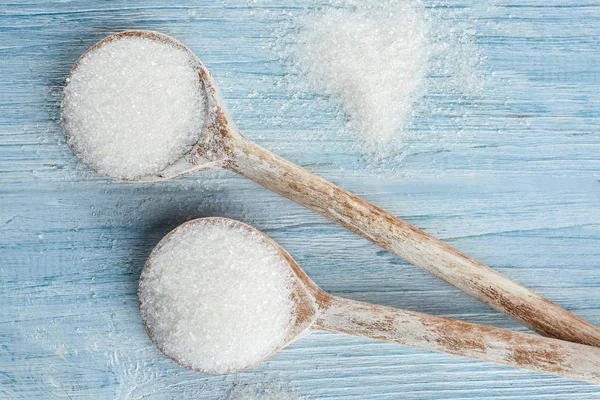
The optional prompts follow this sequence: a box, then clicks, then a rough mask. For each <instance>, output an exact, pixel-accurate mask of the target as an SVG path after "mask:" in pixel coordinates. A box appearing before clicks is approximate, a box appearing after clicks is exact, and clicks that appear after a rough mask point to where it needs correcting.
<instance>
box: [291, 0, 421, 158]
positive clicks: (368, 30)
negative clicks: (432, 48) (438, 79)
mask: <svg viewBox="0 0 600 400" xmlns="http://www.w3.org/2000/svg"><path fill="white" fill-rule="evenodd" d="M298 40H299V42H300V47H299V49H298V52H297V54H296V58H297V62H298V63H300V65H301V66H302V69H303V70H305V71H306V73H307V74H308V75H307V76H308V79H309V80H310V83H311V84H312V85H313V86H314V87H315V88H317V89H319V90H323V91H324V92H326V93H328V94H330V95H331V96H333V97H334V98H336V99H337V100H338V101H339V102H340V103H341V106H342V108H343V109H344V111H345V112H346V113H347V114H348V115H349V116H350V118H351V119H350V123H351V124H352V126H351V129H352V131H353V132H354V133H355V135H356V137H357V139H358V140H359V141H360V142H361V144H362V145H363V146H364V147H365V148H366V149H367V150H377V149H378V147H380V146H381V145H382V144H387V143H389V141H390V139H391V138H393V137H394V135H395V134H396V133H397V132H398V130H399V129H402V128H403V127H404V125H405V124H406V121H408V120H409V119H410V117H411V114H412V107H411V105H412V103H413V101H414V100H415V99H417V98H419V97H420V96H421V95H422V93H423V91H424V88H425V85H424V80H425V75H426V70H427V59H428V54H427V51H428V26H427V23H426V21H425V19H424V14H423V10H422V9H421V8H420V7H418V6H416V5H414V4H411V3H404V4H402V5H400V6H397V7H395V8H392V9H388V8H385V7H382V8H355V9H336V8H331V9H326V10H323V11H317V12H315V13H313V14H311V15H309V16H308V17H307V18H306V19H305V21H304V23H303V26H302V30H301V33H300V37H299V39H298Z"/></svg>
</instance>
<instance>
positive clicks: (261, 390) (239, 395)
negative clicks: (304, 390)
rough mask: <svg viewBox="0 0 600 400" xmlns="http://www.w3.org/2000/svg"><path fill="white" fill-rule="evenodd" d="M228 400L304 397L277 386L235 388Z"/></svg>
mask: <svg viewBox="0 0 600 400" xmlns="http://www.w3.org/2000/svg"><path fill="white" fill-rule="evenodd" d="M227 400H304V397H302V396H300V395H299V394H296V393H294V392H289V391H287V390H285V389H284V388H283V387H280V386H278V385H275V384H268V385H261V386H256V385H253V386H251V385H246V386H235V387H234V388H233V389H232V390H231V391H230V392H229V395H228V396H227Z"/></svg>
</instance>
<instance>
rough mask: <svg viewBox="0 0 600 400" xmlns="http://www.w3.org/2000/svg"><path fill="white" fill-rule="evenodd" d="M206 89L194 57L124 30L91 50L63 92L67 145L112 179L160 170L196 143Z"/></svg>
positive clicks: (177, 48)
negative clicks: (116, 37) (130, 34)
mask: <svg viewBox="0 0 600 400" xmlns="http://www.w3.org/2000/svg"><path fill="white" fill-rule="evenodd" d="M204 103H205V94H204V89H203V87H202V84H201V82H200V81H199V79H198V71H197V67H196V64H195V58H194V56H193V55H191V53H189V52H188V51H186V50H185V49H183V48H179V47H176V46H174V45H172V44H168V43H164V42H161V41H159V40H155V39H149V38H142V37H133V36H126V37H122V38H119V39H113V40H111V41H109V42H106V43H104V44H102V45H100V46H99V47H97V48H95V49H93V50H92V51H90V52H88V53H87V54H86V55H85V56H83V58H82V59H81V60H80V61H79V63H78V64H77V68H76V69H75V70H74V71H73V73H72V74H71V76H70V77H69V79H68V81H67V85H66V86H65V89H64V91H63V101H62V106H61V116H62V122H63V129H64V131H65V136H66V137H67V142H68V144H69V145H70V146H71V147H72V148H73V150H74V151H75V153H76V154H77V155H78V156H79V157H80V158H81V159H82V160H83V161H84V162H85V163H86V164H88V165H89V166H90V167H91V168H93V169H95V170H97V171H98V172H99V173H101V174H103V175H108V176H111V177H114V178H125V179H135V178H139V177H142V176H145V175H152V174H156V173H158V172H160V171H161V170H163V169H164V168H165V167H167V166H168V165H170V164H172V163H173V162H175V161H177V160H178V159H179V158H181V157H182V156H183V155H184V154H186V153H187V152H188V151H189V150H190V149H191V147H192V145H193V144H194V143H195V142H196V140H197V138H198V136H199V134H200V132H201V129H202V126H203V124H204V118H205V115H204V114H205V106H204Z"/></svg>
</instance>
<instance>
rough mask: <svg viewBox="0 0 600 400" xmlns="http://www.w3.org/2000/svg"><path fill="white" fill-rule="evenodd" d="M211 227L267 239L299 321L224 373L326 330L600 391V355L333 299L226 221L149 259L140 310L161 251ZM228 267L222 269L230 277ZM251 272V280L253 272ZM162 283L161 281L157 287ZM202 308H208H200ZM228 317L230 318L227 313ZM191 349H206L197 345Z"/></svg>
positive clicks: (530, 337)
mask: <svg viewBox="0 0 600 400" xmlns="http://www.w3.org/2000/svg"><path fill="white" fill-rule="evenodd" d="M206 224H212V225H218V226H221V227H223V228H225V229H232V230H233V229H244V230H246V231H247V232H248V233H250V234H252V235H258V236H260V237H261V238H262V239H263V240H262V242H261V243H262V245H264V246H267V247H271V248H274V249H276V250H277V252H278V256H280V257H281V259H282V260H283V261H284V262H282V263H279V264H277V265H278V268H282V269H283V270H285V271H281V272H284V273H285V274H287V275H288V276H289V277H290V279H291V286H290V290H289V298H290V300H291V301H292V302H293V304H294V313H293V317H292V318H290V319H289V323H288V324H287V326H285V327H284V328H283V329H285V335H284V336H283V337H284V340H283V341H282V343H281V344H279V345H278V346H275V347H274V348H273V349H272V350H271V351H270V353H269V354H268V355H267V356H266V357H263V358H262V359H260V360H254V361H253V362H250V363H247V364H246V365H243V366H240V367H237V368H228V369H227V370H225V371H218V373H231V372H236V371H239V370H242V369H246V368H249V367H252V366H254V365H256V364H258V363H260V362H262V361H264V360H266V359H267V358H269V357H272V356H273V355H275V354H276V353H277V352H279V351H280V350H281V349H283V348H284V347H286V346H287V345H288V344H290V343H292V342H293V341H295V340H297V339H299V338H300V337H302V336H305V335H307V334H309V333H310V332H312V331H317V330H322V331H330V332H341V333H346V334H350V335H357V336H363V337H368V338H373V339H378V340H384V341H388V342H393V343H399V344H403V345H407V346H412V347H418V348H423V349H428V350H434V351H440V352H445V353H449V354H455V355H460V356H464V357H469V358H472V359H476V360H484V361H490V362H495V363H499V364H503V365H509V366H513V367H517V368H523V369H529V370H533V371H538V372H544V373H550V374H555V375H559V376H565V377H570V378H574V379H579V380H584V381H589V382H594V383H600V349H599V348H596V347H592V346H586V345H581V344H577V343H571V342H566V341H562V340H556V339H549V338H543V337H540V336H535V335H530V334H525V333H518V332H513V331H509V330H505V329H499V328H494V327H491V326H486V325H479V324H473V323H468V322H463V321H458V320H454V319H450V318H442V317H437V316H433V315H428V314H422V313H417V312H412V311H406V310H401V309H396V308H391V307H384V306H379V305H375V304H368V303H363V302H359V301H354V300H350V299H345V298H341V297H337V296H332V295H330V294H328V293H326V292H325V291H323V290H322V289H320V288H319V287H318V286H317V285H316V284H315V283H314V282H313V281H312V280H311V279H310V278H309V277H308V275H307V274H306V273H305V272H304V271H303V270H302V268H300V266H299V265H298V264H297V263H296V262H295V261H294V259H293V258H292V257H291V256H290V255H289V254H288V253H287V252H286V251H285V250H284V249H283V248H282V247H281V246H279V245H278V244H277V243H276V242H275V241H273V240H272V239H270V238H269V237H268V236H267V235H265V234H264V233H262V232H260V231H258V230H257V229H255V228H253V227H251V226H249V225H246V224H243V223H242V222H239V221H233V220H230V219H227V218H201V219H196V220H193V221H189V222H187V223H185V224H183V225H181V226H180V227H178V228H176V229H175V230H174V231H172V232H171V233H169V234H168V235H167V236H165V238H163V239H162V240H161V242H160V243H159V244H158V245H157V246H156V247H155V249H154V250H153V251H152V253H151V255H150V256H149V257H148V260H147V262H146V265H145V266H144V268H143V270H142V273H141V276H140V283H139V289H138V294H139V298H140V309H142V310H144V306H145V304H144V303H143V301H142V299H147V295H146V293H145V292H144V291H146V290H149V289H148V288H147V286H146V285H144V279H145V278H146V276H147V275H148V273H149V270H150V269H151V268H153V262H154V261H155V257H157V254H160V252H161V248H162V247H163V246H164V245H165V244H166V243H169V241H171V240H172V239H173V236H172V235H173V234H174V233H175V232H177V231H178V230H181V229H185V228H186V227H190V226H200V225H206ZM199 239H203V240H202V241H200V242H198V243H196V245H197V246H200V245H202V246H204V245H206V241H210V240H214V241H215V243H220V242H219V241H218V240H217V239H214V238H212V239H211V238H210V237H208V238H199ZM209 244H210V243H209ZM209 247H210V246H209ZM170 254H172V253H170ZM188 262H189V263H190V265H189V266H188V268H193V265H192V264H191V261H189V260H188ZM226 267H227V266H226V265H223V269H225V268H226ZM220 270H221V269H219V271H220ZM250 272H251V273H252V271H250ZM162 278H163V277H162V276H159V277H158V280H155V282H158V281H160V280H162ZM195 284H197V285H199V286H201V285H204V284H207V283H206V282H195ZM171 290H172V291H176V292H181V291H182V288H178V287H171ZM236 290H238V291H239V293H238V294H239V295H240V296H243V294H244V290H245V288H244V287H243V286H242V287H240V288H238V289H236ZM150 292H151V293H162V294H163V295H164V292H160V291H158V292H152V291H150ZM199 304H202V302H201V301H200V302H199ZM172 306H176V304H172ZM222 311H223V313H227V310H222ZM185 312H186V313H193V312H194V310H187V309H186V310H185ZM145 315H146V314H145V313H144V312H143V311H142V321H143V323H144V326H145V328H146V332H147V333H148V336H149V337H150V339H151V340H152V341H153V343H154V344H155V345H156V346H157V347H158V349H159V350H161V351H162V352H163V353H165V354H166V355H167V356H169V357H170V358H171V359H172V360H173V361H175V362H177V363H179V364H181V365H183V366H184V367H186V368H190V369H193V370H195V371H198V372H205V373H215V371H214V370H211V369H200V368H197V367H194V366H193V365H192V364H191V363H190V362H188V361H185V360H181V359H179V358H178V357H174V356H173V355H172V354H170V353H169V352H168V351H165V348H164V347H163V346H162V345H161V344H160V343H159V342H157V341H156V340H155V339H154V337H153V328H152V326H153V324H149V323H148V320H147V318H145V317H144V316H145ZM211 326H217V327H218V326H219V325H218V321H217V325H214V324H213V325H211ZM217 329H218V328H217ZM220 333H221V334H222V332H219V331H215V332H211V336H221V335H220ZM239 333H240V332H239V331H238V332H236V335H238V334H239ZM242 334H243V333H242ZM190 346H193V347H202V346H201V344H200V343H197V342H196V343H193V344H190Z"/></svg>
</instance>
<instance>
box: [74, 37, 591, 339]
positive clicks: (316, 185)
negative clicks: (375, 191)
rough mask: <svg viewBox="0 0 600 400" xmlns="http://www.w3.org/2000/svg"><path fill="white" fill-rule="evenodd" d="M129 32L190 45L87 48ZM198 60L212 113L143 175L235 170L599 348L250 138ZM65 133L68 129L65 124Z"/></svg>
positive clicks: (485, 273) (546, 307)
mask: <svg viewBox="0 0 600 400" xmlns="http://www.w3.org/2000/svg"><path fill="white" fill-rule="evenodd" d="M128 36H139V37H145V38H149V39H153V40H158V41H162V42H166V43H170V44H172V45H174V46H178V47H180V48H182V49H185V50H187V51H190V50H189V49H188V48H187V47H185V46H184V45H183V44H181V43H179V42H178V41H176V40H175V39H173V38H171V37H169V36H166V35H163V34H160V33H155V32H150V31H125V32H120V33H117V34H114V35H112V36H109V37H107V38H105V39H104V40H102V41H100V42H98V43H97V44H95V45H94V46H92V47H91V48H90V49H89V50H88V52H89V51H92V50H94V49H95V48H97V47H98V46H100V45H101V44H103V43H105V42H107V41H112V40H118V39H119V38H123V37H128ZM190 53H192V52H191V51H190ZM84 55H85V54H84ZM82 57H83V56H82ZM194 59H195V60H196V61H197V63H198V70H199V71H200V72H199V79H200V80H201V83H202V84H203V86H204V88H205V90H206V99H207V101H206V104H207V112H208V115H207V122H206V123H205V125H204V128H203V130H202V132H201V134H200V138H199V140H198V142H197V144H196V145H195V146H194V147H193V149H192V150H191V151H190V152H189V154H187V155H186V156H185V157H182V158H181V159H180V160H178V161H177V162H175V163H173V164H172V165H170V166H168V167H167V168H165V169H164V170H163V171H162V172H161V173H160V174H158V175H155V176H146V177H143V178H141V179H139V180H136V181H145V182H156V181H163V180H167V179H172V178H175V177H178V176H181V175H184V174H187V173H191V172H194V171H198V170H203V169H219V168H220V169H228V170H231V171H234V172H236V173H238V174H240V175H242V176H245V177H246V178H249V179H251V180H253V181H254V182H256V183H258V184H260V185H262V186H264V187H266V188H267V189H270V190H272V191H274V192H276V193H279V194H280V195H282V196H285V197H287V198H288V199H290V200H293V201H295V202H296V203H299V204H301V205H303V206H305V207H307V208H308V209H310V210H313V211H315V212H316V213H318V214H320V215H322V216H324V217H325V218H327V219H329V220H331V221H333V222H335V223H337V224H339V225H341V226H343V227H345V228H346V229H348V230H350V231H352V232H354V233H356V234H358V235H361V236H363V237H364V238H366V239H368V240H370V241H371V242H373V243H375V244H377V245H378V246H381V247H382V248H384V249H386V250H388V251H390V252H391V253H394V254H396V255H398V256H400V257H402V258H403V259H405V260H406V261H408V262H410V263H411V264H414V265H416V266H418V267H420V268H422V269H424V270H425V271H427V272H429V273H431V274H433V275H435V276H437V277H438V278H440V279H443V280H444V281H446V282H448V283H450V284H451V285H453V286H455V287H456V288H458V289H460V290H462V291H463V292H465V293H467V294H469V295H470V296H473V297H474V298H476V299H478V300H480V301H482V302H484V303H486V304H488V305H490V306H491V307H493V308H495V309H496V310H498V311H500V312H503V313H505V314H508V315H510V316H511V317H512V318H514V319H515V320H517V321H519V322H520V323H522V324H523V325H525V326H527V327H529V328H531V329H533V330H535V331H536V332H538V333H540V334H542V335H545V336H549V337H554V338H559V339H564V340H568V341H572V342H577V343H583V344H588V345H594V346H599V347H600V330H599V329H598V328H596V327H595V326H593V325H591V324H590V323H588V322H586V321H584V320H582V319H580V318H579V317H577V316H575V315H573V314H572V313H570V312H568V311H566V310H564V309H562V308H561V307H559V306H557V305H556V304H554V303H552V302H550V301H549V300H547V299H545V298H544V297H542V296H540V295H538V294H536V293H534V292H533V291H531V290H529V289H527V288H526V287H524V286H522V285H520V284H518V283H516V282H514V281H512V280H511V279H509V278H507V277H505V276H504V275H502V274H500V273H498V272H496V271H494V270H493V269H491V268H489V267H487V266H485V265H484V264H482V263H480V262H479V261H476V260H474V259H473V258H471V257H469V256H467V255H465V254H463V253H461V252H459V251H458V250H456V249H454V248H452V247H451V246H449V245H447V244H446V243H443V242H441V241H440V240H438V239H436V238H434V237H433V236H430V235H428V234H427V233H425V232H423V231H421V230H419V229H417V228H415V227H414V226H412V225H410V224H408V223H406V222H404V221H402V220H401V219H399V218H397V217H395V216H393V215H392V214H389V213H388V212H386V211H384V210H382V209H381V208H378V207H376V206H374V205H372V204H370V203H368V202H367V201H365V200H363V199H361V198H359V197H357V196H355V195H353V194H351V193H349V192H348V191H346V190H344V189H342V188H340V187H338V186H336V185H334V184H332V183H330V182H328V181H326V180H324V179H322V178H320V177H319V176H317V175H315V174H312V173H310V172H308V171H306V170H305V169H303V168H301V167H299V166H297V165H295V164H293V163H291V162H289V161H286V160H284V159H283V158H281V157H279V156H277V155H275V154H273V153H271V152H269V151H268V150H265V149H263V148H261V147H260V146H258V145H256V144H254V143H252V142H251V141H249V140H248V139H246V138H245V137H244V136H243V135H242V133H241V132H240V131H239V129H238V128H237V127H236V126H235V124H234V123H233V120H232V119H231V118H230V117H229V116H228V115H227V113H226V111H225V109H224V107H223V103H222V101H221V99H220V96H219V93H218V90H217V88H216V86H215V84H214V82H213V81H212V79H211V76H210V73H209V71H208V70H207V69H206V67H205V66H204V65H203V64H202V62H201V61H200V60H199V59H197V58H196V57H195V56H194ZM80 60H81V58H80ZM78 63H79V61H78V62H77V63H75V65H74V67H73V71H75V70H76V69H77V65H78ZM73 71H72V72H71V73H73ZM66 85H68V82H67V84H66ZM199 111H200V110H199ZM63 122H64V117H63ZM64 126H65V125H64V123H63V127H64ZM65 135H66V136H67V137H68V136H69V132H67V131H66V129H65ZM84 162H85V160H84Z"/></svg>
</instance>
